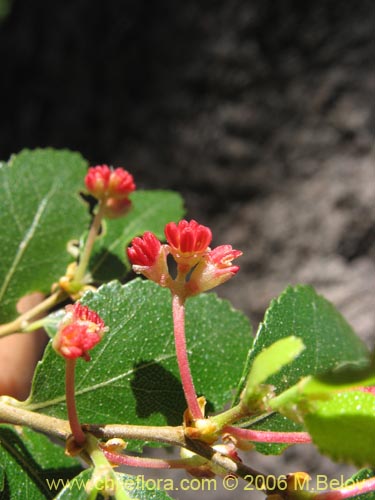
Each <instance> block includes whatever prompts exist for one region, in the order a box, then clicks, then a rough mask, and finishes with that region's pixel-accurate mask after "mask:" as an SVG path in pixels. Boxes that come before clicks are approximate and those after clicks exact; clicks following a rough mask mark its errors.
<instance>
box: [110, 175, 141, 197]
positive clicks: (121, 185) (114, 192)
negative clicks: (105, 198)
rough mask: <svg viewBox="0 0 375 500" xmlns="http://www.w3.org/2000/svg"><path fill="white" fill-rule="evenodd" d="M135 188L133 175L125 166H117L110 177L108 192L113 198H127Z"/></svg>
mask: <svg viewBox="0 0 375 500" xmlns="http://www.w3.org/2000/svg"><path fill="white" fill-rule="evenodd" d="M134 190H135V184H134V180H133V176H132V175H131V174H129V172H128V171H127V170H124V169H123V168H116V169H115V170H113V171H112V172H111V176H110V178H109V186H108V193H109V196H111V197H113V198H118V199H123V198H127V197H128V196H129V194H130V193H132V192H133V191H134Z"/></svg>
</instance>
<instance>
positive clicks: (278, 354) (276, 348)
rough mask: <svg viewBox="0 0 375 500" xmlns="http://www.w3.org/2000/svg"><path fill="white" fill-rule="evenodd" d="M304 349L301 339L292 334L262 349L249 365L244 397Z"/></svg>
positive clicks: (248, 395) (249, 394)
mask: <svg viewBox="0 0 375 500" xmlns="http://www.w3.org/2000/svg"><path fill="white" fill-rule="evenodd" d="M304 349H305V346H304V345H303V342H302V340H301V339H299V338H298V337H293V336H290V337H286V338H284V339H280V340H277V341H276V342H274V343H273V344H271V345H270V347H266V348H265V349H263V350H262V351H261V352H260V353H259V354H258V355H257V357H256V358H255V359H254V362H253V364H252V366H251V369H250V373H249V376H248V380H247V383H246V395H245V399H246V398H248V397H251V394H252V393H253V392H255V391H256V390H257V388H258V387H259V385H260V384H263V382H265V381H266V380H267V379H268V377H270V376H271V375H274V374H275V373H277V372H278V371H279V370H281V368H283V367H284V366H286V365H287V364H289V363H291V362H292V361H293V360H294V359H295V358H296V357H297V356H299V355H300V354H301V352H302V351H303V350H304Z"/></svg>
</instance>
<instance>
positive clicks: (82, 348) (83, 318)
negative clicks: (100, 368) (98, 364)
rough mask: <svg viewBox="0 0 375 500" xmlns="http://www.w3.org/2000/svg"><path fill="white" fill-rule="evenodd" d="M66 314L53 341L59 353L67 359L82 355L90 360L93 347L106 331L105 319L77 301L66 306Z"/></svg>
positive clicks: (53, 345)
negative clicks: (89, 352) (90, 351)
mask: <svg viewBox="0 0 375 500" xmlns="http://www.w3.org/2000/svg"><path fill="white" fill-rule="evenodd" d="M65 310H66V313H67V314H66V315H65V318H64V319H63V320H62V322H61V324H60V327H59V330H58V332H57V334H56V335H55V338H54V339H53V342H52V347H53V348H54V349H55V351H56V352H57V353H59V354H60V355H61V356H63V357H64V358H67V359H74V358H79V357H82V358H84V359H85V360H86V361H89V360H90V356H89V354H88V352H87V351H89V350H90V349H92V348H93V347H94V346H95V345H96V344H97V343H98V342H99V341H100V340H101V338H102V337H103V335H104V332H105V331H106V328H105V325H104V321H103V320H102V319H101V317H100V316H99V315H98V314H97V313H96V312H95V311H92V310H90V309H89V308H88V307H86V306H83V305H81V304H79V303H78V302H76V303H75V304H73V305H72V304H70V305H68V306H66V308H65Z"/></svg>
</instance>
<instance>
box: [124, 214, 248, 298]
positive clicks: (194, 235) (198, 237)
mask: <svg viewBox="0 0 375 500" xmlns="http://www.w3.org/2000/svg"><path fill="white" fill-rule="evenodd" d="M164 232H165V237H166V240H167V244H165V245H162V244H161V242H160V241H159V240H158V238H157V237H156V236H155V235H154V234H153V233H151V232H146V233H144V235H143V236H142V237H141V238H139V237H137V238H134V239H133V241H132V246H131V247H129V248H128V250H127V253H128V257H129V260H130V262H131V263H132V264H133V270H134V271H135V272H136V273H140V274H143V275H144V276H146V277H147V278H148V279H150V280H152V281H155V282H156V283H158V284H159V285H161V286H164V287H168V288H170V289H171V290H172V291H173V292H175V293H178V294H179V295H182V297H183V298H186V297H189V296H191V295H196V294H197V293H200V292H204V291H206V290H210V289H211V288H214V287H216V286H218V285H220V284H221V283H224V282H225V281H227V280H228V279H230V278H231V277H232V276H234V275H235V274H236V273H237V272H238V270H239V267H238V266H234V265H232V261H233V260H234V259H236V258H237V257H239V256H240V255H242V252H241V251H240V250H234V249H233V248H232V247H231V245H221V246H218V247H216V248H214V249H213V250H211V248H210V247H209V245H210V243H211V240H212V234H211V230H210V229H209V228H208V227H206V226H203V225H201V224H198V222H196V221H195V220H191V221H190V222H188V221H186V220H181V221H180V222H179V223H178V224H175V223H174V222H170V223H169V224H167V225H166V226H165V230H164ZM168 254H170V255H172V257H173V258H174V260H175V261H176V263H177V277H176V279H175V280H173V279H172V277H171V275H170V273H169V269H168V264H167V255H168Z"/></svg>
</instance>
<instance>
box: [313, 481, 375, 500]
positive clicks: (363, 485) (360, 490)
mask: <svg viewBox="0 0 375 500" xmlns="http://www.w3.org/2000/svg"><path fill="white" fill-rule="evenodd" d="M370 492H375V477H372V478H370V479H365V480H364V481H359V482H358V483H354V484H352V485H350V486H346V487H344V488H340V489H337V490H331V491H326V492H324V493H318V494H317V495H314V496H313V497H312V498H313V500H344V499H345V498H353V497H355V496H357V495H363V494H364V493H370Z"/></svg>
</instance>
